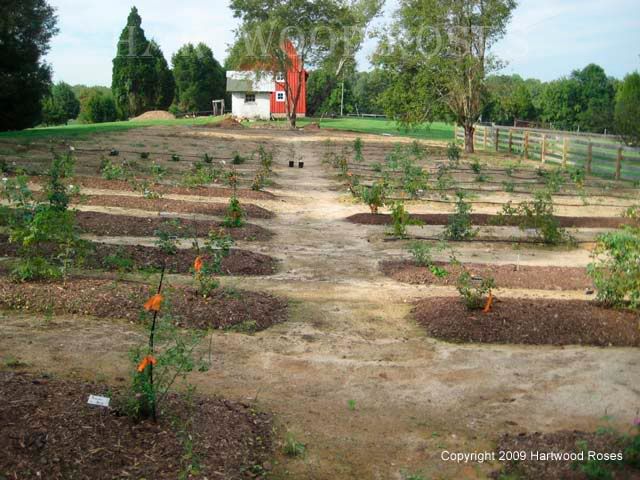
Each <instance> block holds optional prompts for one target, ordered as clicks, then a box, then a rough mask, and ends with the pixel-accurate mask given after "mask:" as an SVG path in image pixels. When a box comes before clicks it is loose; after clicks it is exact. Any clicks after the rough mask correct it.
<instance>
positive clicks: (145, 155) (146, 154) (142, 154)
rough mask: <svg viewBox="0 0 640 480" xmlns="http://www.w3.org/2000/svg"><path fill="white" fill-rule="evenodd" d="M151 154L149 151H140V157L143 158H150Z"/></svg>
mask: <svg viewBox="0 0 640 480" xmlns="http://www.w3.org/2000/svg"><path fill="white" fill-rule="evenodd" d="M150 156H151V155H150V153H149V152H140V158H141V159H142V160H148V159H149V157H150Z"/></svg>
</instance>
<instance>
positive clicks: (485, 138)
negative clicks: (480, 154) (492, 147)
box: [482, 127, 487, 151]
mask: <svg viewBox="0 0 640 480" xmlns="http://www.w3.org/2000/svg"><path fill="white" fill-rule="evenodd" d="M483 135H484V137H483V139H482V148H483V149H484V150H485V151H486V150H487V127H484V131H483Z"/></svg>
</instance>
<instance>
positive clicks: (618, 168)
mask: <svg viewBox="0 0 640 480" xmlns="http://www.w3.org/2000/svg"><path fill="white" fill-rule="evenodd" d="M621 173H622V147H618V158H617V159H616V180H620V174H621Z"/></svg>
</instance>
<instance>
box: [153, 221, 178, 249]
mask: <svg viewBox="0 0 640 480" xmlns="http://www.w3.org/2000/svg"><path fill="white" fill-rule="evenodd" d="M154 235H155V236H156V237H158V238H157V239H156V246H157V247H158V248H159V249H160V250H162V252H164V253H166V254H167V255H175V254H176V253H178V240H177V237H176V236H175V235H173V234H172V233H171V232H170V231H169V230H168V229H166V228H165V227H164V226H163V227H162V228H160V229H158V230H156V231H155V232H154Z"/></svg>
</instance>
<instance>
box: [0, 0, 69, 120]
mask: <svg viewBox="0 0 640 480" xmlns="http://www.w3.org/2000/svg"><path fill="white" fill-rule="evenodd" d="M56 23H57V18H56V16H55V11H54V9H53V8H52V7H51V6H50V5H49V4H48V3H47V2H46V0H4V1H3V2H2V17H1V18H0V130H22V129H23V128H29V127H33V126H35V125H36V124H37V123H38V122H39V121H40V118H41V111H42V100H43V98H44V97H45V96H46V95H47V93H48V92H49V88H50V86H51V69H50V67H49V66H48V65H47V64H46V63H45V62H44V60H43V57H44V55H45V54H46V53H47V51H48V50H49V42H50V41H51V38H52V37H53V36H54V35H55V34H56V33H57V32H58V30H57V28H56Z"/></svg>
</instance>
